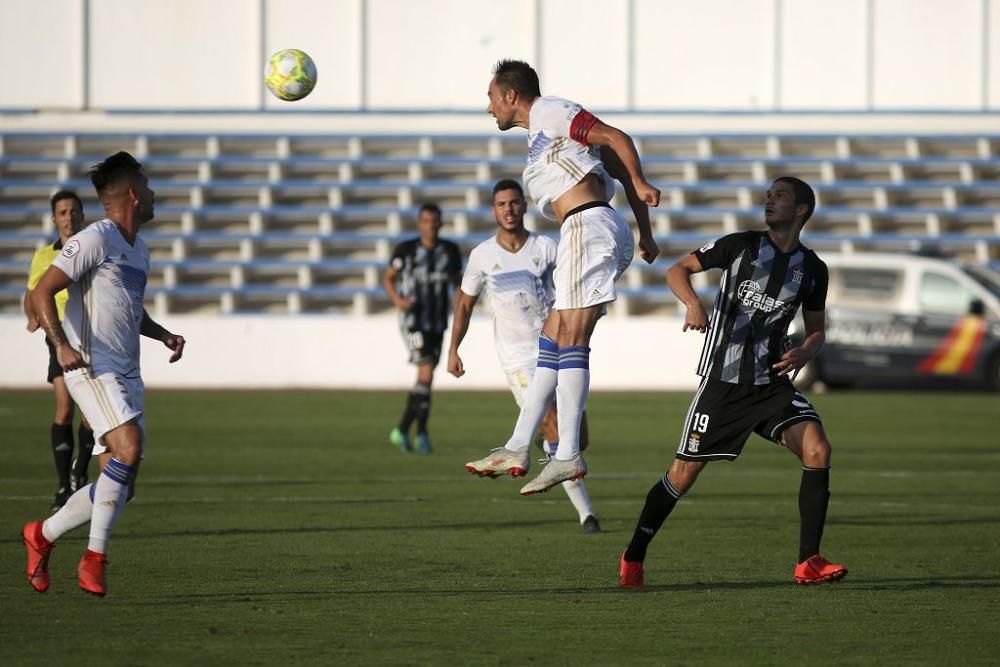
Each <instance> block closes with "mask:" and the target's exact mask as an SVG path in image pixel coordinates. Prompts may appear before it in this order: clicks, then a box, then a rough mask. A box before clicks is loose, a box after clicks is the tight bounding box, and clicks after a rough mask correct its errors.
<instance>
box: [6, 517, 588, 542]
mask: <svg viewBox="0 0 1000 667" xmlns="http://www.w3.org/2000/svg"><path fill="white" fill-rule="evenodd" d="M568 523H569V522H568V521H567V520H566V519H518V520H517V521H490V522H488V523H483V522H479V523H427V524H413V523H407V524H399V525H390V526H385V525H382V526H335V527H334V526H331V527H322V526H313V527H289V528H220V529H217V530H178V531H163V532H151V533H142V532H133V533H120V534H117V535H115V541H119V540H121V541H123V542H124V541H129V540H149V539H162V538H180V539H184V538H198V539H201V538H205V537H233V536H236V537H241V536H248V537H249V536H254V537H259V536H267V535H335V534H337V533H355V532H371V531H377V532H389V533H398V532H405V531H414V530H435V531H436V530H484V531H489V530H496V529H503V528H511V529H518V530H519V529H522V528H531V527H538V526H565V525H567V524H568ZM86 539H87V538H86V537H84V536H65V537H63V538H61V539H60V541H66V542H69V541H82V540H86ZM14 543H18V544H20V543H21V537H20V535H18V536H17V538H16V539H2V540H0V544H14Z"/></svg>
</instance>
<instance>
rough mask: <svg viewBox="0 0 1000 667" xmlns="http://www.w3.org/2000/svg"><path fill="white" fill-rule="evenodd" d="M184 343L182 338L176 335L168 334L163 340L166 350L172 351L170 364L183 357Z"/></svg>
mask: <svg viewBox="0 0 1000 667" xmlns="http://www.w3.org/2000/svg"><path fill="white" fill-rule="evenodd" d="M185 342H186V341H185V340H184V336H178V335H177V334H170V335H169V336H167V337H166V338H164V339H163V344H164V345H166V346H167V349H169V350H173V351H174V353H173V354H171V355H170V360H169V361H170V363H174V362H175V361H178V360H179V359H180V358H181V357H183V356H184V343H185Z"/></svg>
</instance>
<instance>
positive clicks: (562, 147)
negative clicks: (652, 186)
mask: <svg viewBox="0 0 1000 667" xmlns="http://www.w3.org/2000/svg"><path fill="white" fill-rule="evenodd" d="M596 122H597V119H596V118H595V117H594V116H593V115H591V114H590V113H589V112H588V111H587V110H586V109H584V108H583V107H581V106H580V105H579V104H577V103H576V102H570V101H569V100H564V99H562V98H561V97H539V98H538V99H536V100H535V101H534V103H532V105H531V111H530V112H529V115H528V164H527V166H526V167H525V168H524V178H523V180H524V188H525V190H527V192H528V195H529V196H530V197H531V198H532V199H534V200H535V204H536V205H537V206H538V210H539V211H540V212H541V214H542V215H544V216H545V217H546V218H548V219H550V220H555V219H556V214H555V211H554V210H553V209H552V202H553V201H554V200H556V199H558V198H559V197H560V196H561V195H562V194H563V193H565V192H566V191H567V190H569V189H570V188H571V187H573V186H574V185H576V184H577V183H579V182H580V181H581V180H583V177H584V176H586V175H587V174H590V173H594V174H596V175H598V176H600V177H601V179H602V180H603V181H604V190H605V193H604V194H605V196H604V201H608V202H609V201H611V198H612V197H613V196H614V194H615V183H614V180H612V178H611V177H610V176H608V174H607V172H605V171H604V163H603V162H601V151H600V147H598V146H588V145H587V133H588V132H589V131H590V128H592V127H593V126H594V123H596Z"/></svg>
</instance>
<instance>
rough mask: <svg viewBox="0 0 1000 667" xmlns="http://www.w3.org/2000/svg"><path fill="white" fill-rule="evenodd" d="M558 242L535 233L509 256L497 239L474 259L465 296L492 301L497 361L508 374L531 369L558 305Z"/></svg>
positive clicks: (484, 245) (464, 286)
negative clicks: (554, 306)
mask: <svg viewBox="0 0 1000 667" xmlns="http://www.w3.org/2000/svg"><path fill="white" fill-rule="evenodd" d="M555 263H556V242H555V241H553V240H552V239H550V238H548V237H546V236H539V235H538V234H534V233H530V234H529V235H528V239H527V240H526V241H525V243H524V245H523V246H521V249H520V250H518V251H517V252H510V251H508V250H505V249H504V248H503V246H501V245H500V244H499V243H497V240H496V237H493V238H491V239H488V240H486V241H483V242H482V243H480V244H479V245H477V246H476V247H475V248H473V250H472V253H471V254H470V255H469V263H468V265H467V266H466V268H465V275H464V276H463V277H462V291H463V292H465V293H466V294H468V295H469V296H478V295H479V294H480V293H481V292H482V291H483V289H484V288H485V289H486V292H487V294H488V295H489V307H490V312H491V313H492V315H493V336H494V340H495V343H496V349H497V358H498V359H499V360H500V366H501V367H502V368H503V369H504V370H505V371H509V370H514V369H518V368H532V367H534V365H535V361H536V360H537V359H538V336H539V334H540V333H541V331H542V325H544V324H545V319H546V318H547V317H548V316H549V311H550V310H552V304H553V302H554V301H555V286H554V285H553V282H552V270H553V268H554V267H555Z"/></svg>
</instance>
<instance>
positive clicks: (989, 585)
mask: <svg viewBox="0 0 1000 667" xmlns="http://www.w3.org/2000/svg"><path fill="white" fill-rule="evenodd" d="M795 588H796V587H795V585H794V584H792V583H791V582H788V581H784V580H782V581H717V582H712V583H703V582H691V583H678V584H666V585H660V586H646V588H645V589H643V590H642V591H634V590H628V591H626V590H622V589H620V588H618V587H617V586H614V585H610V586H599V587H584V586H538V587H533V588H504V589H503V590H497V589H494V588H470V587H468V586H465V587H462V588H452V589H448V588H442V587H441V586H439V585H435V586H434V587H433V588H407V589H399V588H380V587H378V586H373V587H372V588H370V589H363V590H359V589H358V588H357V587H351V588H348V589H338V588H335V587H320V588H317V589H314V590H309V591H302V590H295V591H254V592H252V593H250V592H239V593H235V592H225V593H223V592H220V593H205V592H200V593H165V594H162V595H153V596H149V595H146V596H144V599H142V600H135V601H130V603H129V604H134V605H138V606H148V607H169V606H175V605H185V604H191V603H197V602H202V601H212V602H223V603H224V602H231V603H245V602H249V603H255V602H260V603H272V604H273V603H276V602H280V601H282V600H288V601H292V600H294V601H296V602H298V601H302V600H311V599H316V600H330V599H331V596H341V597H353V598H357V597H369V596H374V595H391V596H403V597H405V596H418V597H421V598H428V597H434V598H448V597H458V598H465V597H470V598H472V597H474V598H479V599H488V598H521V597H523V596H525V595H537V594H545V595H551V596H573V597H578V596H580V595H588V596H594V595H602V596H616V597H617V596H622V595H635V596H642V595H648V594H649V593H706V592H712V591H763V590H770V589H773V590H779V589H789V590H792V589H795ZM808 588H810V589H816V588H839V589H843V590H844V591H845V592H852V591H897V592H898V591H920V590H996V589H1000V578H997V577H937V578H934V579H922V578H918V577H910V578H882V579H867V580H866V579H859V580H855V581H853V582H850V581H843V582H838V583H832V584H821V585H818V586H811V587H808Z"/></svg>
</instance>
